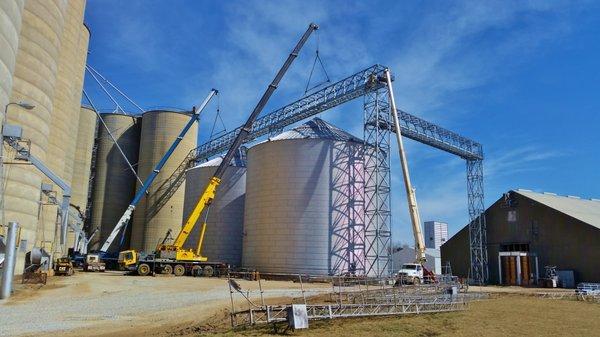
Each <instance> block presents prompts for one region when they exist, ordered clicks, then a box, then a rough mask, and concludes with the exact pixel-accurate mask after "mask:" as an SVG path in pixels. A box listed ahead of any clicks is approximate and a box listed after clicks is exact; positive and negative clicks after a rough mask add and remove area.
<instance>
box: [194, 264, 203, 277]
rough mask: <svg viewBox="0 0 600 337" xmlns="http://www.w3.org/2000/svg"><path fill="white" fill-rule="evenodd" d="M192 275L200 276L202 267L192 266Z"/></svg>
mask: <svg viewBox="0 0 600 337" xmlns="http://www.w3.org/2000/svg"><path fill="white" fill-rule="evenodd" d="M192 276H194V277H200V276H202V267H200V266H193V267H192Z"/></svg>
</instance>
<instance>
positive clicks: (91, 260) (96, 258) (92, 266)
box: [83, 254, 106, 273]
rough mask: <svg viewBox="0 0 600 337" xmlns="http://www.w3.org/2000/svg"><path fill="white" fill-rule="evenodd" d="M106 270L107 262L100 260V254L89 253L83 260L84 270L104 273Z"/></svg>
mask: <svg viewBox="0 0 600 337" xmlns="http://www.w3.org/2000/svg"><path fill="white" fill-rule="evenodd" d="M105 270H106V264H105V263H104V262H102V261H100V255H98V254H87V255H86V256H85V261H84V262H83V271H92V272H93V271H98V272H101V273H103V272H104V271H105Z"/></svg>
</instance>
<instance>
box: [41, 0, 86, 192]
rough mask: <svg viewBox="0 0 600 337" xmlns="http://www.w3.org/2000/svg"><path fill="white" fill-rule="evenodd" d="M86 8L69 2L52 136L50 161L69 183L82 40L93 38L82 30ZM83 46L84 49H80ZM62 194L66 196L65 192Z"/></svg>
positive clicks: (76, 2)
mask: <svg viewBox="0 0 600 337" xmlns="http://www.w3.org/2000/svg"><path fill="white" fill-rule="evenodd" d="M84 10H85V1H69V2H68V6H67V7H66V11H65V23H64V25H63V30H62V35H61V43H60V53H59V61H58V71H57V75H56V84H55V93H54V99H53V101H52V103H53V110H52V118H51V122H50V137H49V139H48V156H47V161H46V164H47V165H48V167H50V169H51V170H52V171H53V172H54V173H55V174H57V175H58V176H59V177H61V178H62V179H63V180H65V181H66V182H70V181H71V178H72V175H73V160H74V156H75V143H76V142H77V132H73V131H74V130H77V126H78V124H79V113H80V106H81V91H82V88H83V71H84V66H85V55H87V43H85V44H83V45H80V44H81V43H80V40H81V39H82V38H83V40H84V41H86V42H87V40H88V38H89V35H88V34H89V32H88V31H87V29H82V27H83V13H84ZM80 48H82V49H83V50H79V49H80ZM82 54H83V57H84V58H83V60H84V62H83V63H82V62H81V60H82V57H81V55H82ZM58 194H59V196H62V193H58Z"/></svg>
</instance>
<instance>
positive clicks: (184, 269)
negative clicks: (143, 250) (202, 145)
mask: <svg viewBox="0 0 600 337" xmlns="http://www.w3.org/2000/svg"><path fill="white" fill-rule="evenodd" d="M318 28H319V27H318V26H317V25H316V24H314V23H311V24H310V25H309V27H308V29H307V30H306V32H305V33H304V35H302V38H301V39H300V41H298V43H297V44H296V46H295V47H294V49H293V50H292V52H291V53H290V54H289V56H288V57H287V59H286V61H285V62H284V64H283V66H282V67H281V68H280V69H279V71H278V72H277V74H276V75H275V78H274V79H273V81H272V82H271V84H269V86H268V87H267V90H266V91H265V92H264V93H263V95H262V97H261V98H260V100H259V101H258V103H257V105H256V106H255V107H254V110H252V113H251V114H250V116H249V117H248V120H247V121H246V123H245V124H244V126H243V127H242V128H241V129H240V131H239V133H238V134H237V136H236V137H235V140H234V141H233V143H232V144H231V146H230V147H229V149H228V151H227V153H226V154H225V156H224V157H223V160H222V161H221V164H220V165H219V167H217V170H216V171H215V173H214V175H213V176H212V178H211V179H210V181H209V183H208V185H207V186H206V188H205V189H204V193H202V195H201V196H200V198H199V200H198V202H197V203H196V206H195V207H194V209H193V210H192V212H191V213H190V215H189V216H188V218H187V219H186V221H185V223H184V225H183V227H182V229H181V231H180V232H179V234H178V235H177V237H176V238H175V240H174V242H173V243H172V244H166V243H161V244H159V245H158V246H157V247H156V251H155V252H154V254H152V255H148V256H147V257H146V258H142V259H140V254H139V253H138V252H136V251H134V250H129V251H123V252H121V254H120V255H119V262H120V264H121V265H122V266H123V267H124V268H126V269H129V270H137V272H138V274H140V275H147V274H149V273H150V272H161V273H168V272H169V271H171V270H173V272H174V274H175V275H176V276H180V275H183V274H185V273H188V274H194V273H197V272H198V270H199V268H202V269H203V270H204V269H209V270H210V271H211V273H212V268H213V264H214V263H213V262H209V261H208V258H207V257H206V256H203V255H202V243H203V240H204V233H205V232H206V217H207V215H208V210H206V212H204V211H205V209H208V208H209V206H210V205H211V203H212V201H213V200H214V198H215V193H216V191H217V187H218V186H219V184H220V183H221V178H222V176H223V174H224V173H225V169H226V168H227V167H228V166H229V163H230V162H231V160H232V159H233V156H234V155H235V153H236V152H237V151H238V150H239V148H240V146H241V145H242V144H243V143H244V141H245V140H246V138H247V137H248V135H249V134H250V132H251V131H252V125H253V123H254V121H255V120H256V118H257V117H258V115H259V114H260V113H261V112H262V110H263V108H264V107H265V105H266V104H267V102H268V101H269V99H270V98H271V95H272V94H273V92H274V91H275V89H277V86H278V85H279V82H280V81H281V79H282V78H283V76H284V75H285V73H286V72H287V70H288V69H289V67H290V66H291V64H292V62H293V61H294V59H296V57H297V56H298V53H299V52H300V49H302V46H303V45H304V44H305V43H306V41H307V40H308V38H309V37H310V35H311V33H312V32H313V31H315V30H317V29H318ZM203 212H204V215H205V217H204V222H203V223H202V227H201V229H200V237H199V239H198V243H197V245H196V249H195V250H193V249H185V248H183V245H184V244H185V242H186V240H187V239H188V237H189V235H190V233H191V232H192V230H193V229H194V227H195V226H196V222H197V221H198V219H199V218H200V216H201V215H202V214H203ZM204 274H209V273H204Z"/></svg>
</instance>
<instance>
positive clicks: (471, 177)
mask: <svg viewBox="0 0 600 337" xmlns="http://www.w3.org/2000/svg"><path fill="white" fill-rule="evenodd" d="M385 69H386V67H385V66H382V65H373V66H371V67H369V68H367V69H364V70H362V71H360V72H358V73H356V74H353V75H351V76H348V77H346V78H344V79H343V80H340V81H338V82H336V83H333V84H331V85H329V86H327V87H324V88H323V89H320V90H318V91H316V92H314V93H312V94H309V95H307V96H305V97H303V98H301V99H299V100H297V101H295V102H293V103H291V104H288V105H286V106H284V107H282V108H279V109H277V110H275V111H273V112H271V113H269V114H266V115H264V116H262V117H260V118H258V119H257V120H256V121H255V122H254V124H253V127H252V132H251V133H250V135H249V137H248V139H247V142H251V141H252V140H255V139H257V138H259V137H261V136H265V135H271V134H274V133H277V132H279V131H281V130H283V128H285V127H286V126H289V125H291V124H294V123H296V122H299V121H302V120H304V119H307V118H310V117H312V116H314V115H317V114H319V113H321V112H323V111H326V110H328V109H331V108H333V107H336V106H338V105H341V104H343V103H346V102H349V101H351V100H353V99H356V98H358V97H364V105H363V106H364V114H363V116H364V141H365V143H366V144H368V145H369V146H368V147H365V148H376V149H379V150H376V151H375V152H376V153H377V156H376V158H374V159H373V158H372V159H371V160H368V161H367V162H366V163H365V177H364V179H365V197H366V200H365V225H364V226H365V234H366V236H367V237H366V238H365V239H366V247H365V251H366V255H367V256H366V261H367V263H366V265H365V266H357V272H364V273H366V274H369V275H377V276H381V275H386V274H388V273H389V271H390V259H391V256H390V249H389V248H390V245H391V217H390V196H389V193H390V171H389V168H390V165H389V160H390V156H389V153H390V151H389V146H390V142H389V138H390V136H389V133H390V132H395V128H394V127H393V124H392V123H391V121H390V114H389V110H386V109H389V106H388V102H387V100H388V93H387V87H386V85H385V83H383V82H381V81H380V80H379V79H381V78H383V75H384V71H385ZM398 112H399V115H400V123H401V128H402V129H401V132H402V135H403V136H405V137H407V138H410V139H413V140H416V141H418V142H420V143H423V144H426V145H429V146H432V147H435V148H437V149H440V150H443V151H446V152H449V153H451V154H454V155H456V156H459V157H460V158H462V159H464V160H465V161H466V163H467V165H466V167H467V196H468V209H469V218H470V225H469V234H470V252H471V278H472V280H473V282H474V283H485V282H486V281H487V278H488V271H487V249H486V236H485V217H484V216H483V212H484V201H483V197H484V195H483V149H482V146H481V144H479V143H477V142H475V141H473V140H470V139H468V138H466V137H463V136H461V135H459V134H457V133H454V132H452V131H449V130H447V129H444V128H442V127H440V126H438V125H435V124H433V123H430V122H428V121H426V120H423V119H421V118H419V117H416V116H413V115H411V114H409V113H407V112H404V111H400V110H398ZM239 131H240V128H237V129H235V130H233V131H230V132H228V133H226V134H224V135H222V136H220V137H218V138H215V139H212V140H210V141H208V142H206V143H204V144H202V145H201V146H199V147H198V148H197V149H195V150H194V151H192V152H191V153H190V155H189V156H188V158H187V159H186V160H185V161H184V162H183V163H182V164H181V169H182V170H184V169H185V168H187V167H189V166H190V165H192V164H193V163H198V162H201V161H204V160H206V159H208V158H210V157H212V156H214V155H217V154H220V153H222V152H224V151H226V150H227V149H228V148H229V146H230V145H231V143H232V142H233V140H234V139H235V136H236V135H237V133H238V132H239ZM176 172H177V171H176ZM173 178H174V179H173V180H172V181H170V182H169V183H168V187H166V186H165V190H167V191H169V190H170V191H174V190H177V188H176V186H174V185H178V184H181V182H179V183H178V182H177V180H182V179H183V178H182V174H174V175H173ZM174 187H175V188H174ZM369 191H372V193H369ZM166 199H168V196H167V198H166ZM363 268H364V269H363Z"/></svg>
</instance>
